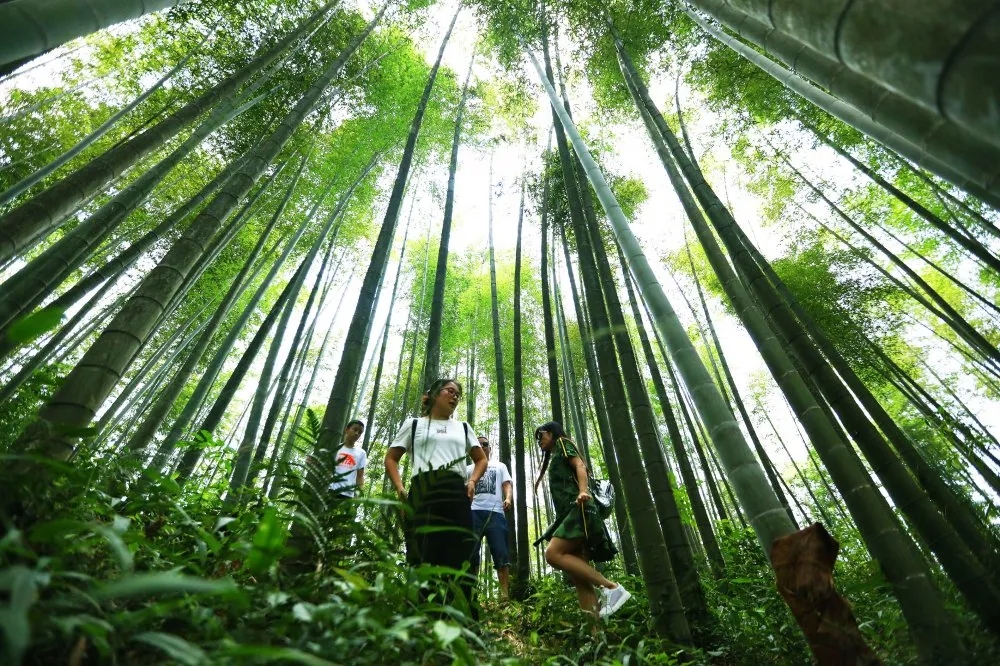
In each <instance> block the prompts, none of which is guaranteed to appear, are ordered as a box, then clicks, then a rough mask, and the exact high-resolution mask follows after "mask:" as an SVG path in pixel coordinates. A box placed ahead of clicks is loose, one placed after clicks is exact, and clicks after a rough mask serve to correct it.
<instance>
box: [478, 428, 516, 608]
mask: <svg viewBox="0 0 1000 666" xmlns="http://www.w3.org/2000/svg"><path fill="white" fill-rule="evenodd" d="M479 445H480V446H482V447H483V453H485V454H486V459H487V460H488V461H489V462H488V463H487V465H486V472H484V473H483V476H482V478H480V479H479V482H478V483H476V494H475V496H474V497H473V498H472V532H473V533H474V534H475V535H476V548H475V550H474V551H473V556H472V559H471V560H470V571H471V572H472V573H473V574H475V573H478V572H479V550H480V546H481V544H482V542H483V536H485V537H486V543H487V544H488V545H489V547H490V554H491V555H492V556H493V566H494V567H496V570H497V580H498V581H499V582H500V594H501V596H502V597H503V598H504V599H507V598H508V597H509V595H510V552H509V550H508V548H507V516H506V515H505V512H506V511H508V510H509V509H510V507H511V504H512V501H513V500H512V497H513V493H514V490H513V488H514V485H513V483H511V478H510V470H508V469H507V466H506V465H504V464H503V463H502V462H498V461H493V460H490V459H489V458H490V442H489V440H488V439H486V438H485V437H480V438H479ZM468 473H469V474H471V473H472V465H469V469H468Z"/></svg>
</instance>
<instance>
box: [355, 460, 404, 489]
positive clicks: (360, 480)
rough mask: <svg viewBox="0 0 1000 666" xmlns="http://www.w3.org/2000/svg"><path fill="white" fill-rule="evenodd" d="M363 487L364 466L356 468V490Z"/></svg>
mask: <svg viewBox="0 0 1000 666" xmlns="http://www.w3.org/2000/svg"><path fill="white" fill-rule="evenodd" d="M397 467H398V465H397ZM364 487H365V468H364V467H362V468H361V469H359V470H358V490H361V489H362V488H364Z"/></svg>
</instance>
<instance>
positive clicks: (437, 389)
mask: <svg viewBox="0 0 1000 666" xmlns="http://www.w3.org/2000/svg"><path fill="white" fill-rule="evenodd" d="M461 397H462V385H461V384H459V383H458V382H457V381H455V380H454V379H438V380H437V381H435V382H434V383H433V384H431V385H430V387H429V388H428V389H427V391H426V392H425V393H424V397H423V410H422V416H421V417H420V418H417V419H408V420H407V421H406V422H405V423H404V424H403V425H402V426H401V427H400V428H399V432H397V433H396V438H395V439H394V440H393V442H392V444H391V445H390V446H389V451H388V453H386V454H385V471H386V474H387V475H388V477H389V481H391V482H392V485H393V487H394V488H395V489H396V494H397V495H398V496H399V498H400V499H401V500H404V501H405V502H406V503H407V505H408V506H409V507H410V509H411V511H412V512H411V515H410V517H409V519H408V520H407V525H406V559H407V561H408V562H409V563H410V564H411V565H412V566H416V565H419V564H430V565H437V566H446V567H451V568H452V569H461V568H462V567H463V566H464V565H465V563H466V562H468V561H469V559H470V557H471V556H472V551H473V548H475V545H476V542H475V539H474V538H473V536H472V513H471V511H470V510H469V505H470V502H471V501H472V497H473V496H474V495H475V488H476V483H477V482H478V481H479V479H480V478H482V476H483V472H485V471H486V455H485V454H484V453H483V449H482V447H481V446H480V445H479V442H478V441H477V439H476V433H474V432H473V431H472V428H471V427H469V424H467V423H464V422H462V421H456V420H454V419H452V414H454V412H455V408H456V407H457V406H458V401H459V400H460V399H461ZM406 452H409V454H410V455H411V456H413V477H412V478H411V479H410V490H409V492H407V490H406V488H405V487H404V486H403V480H402V478H400V474H399V461H400V459H402V457H403V454H404V453H406ZM466 455H470V456H472V461H473V463H474V464H473V467H472V471H471V472H468V473H467V472H466V467H465V456H466ZM422 528H424V529H422ZM426 528H432V529H426ZM442 528H444V529H442ZM474 584H475V579H474V578H473V577H472V576H470V575H467V574H466V575H464V576H462V578H461V579H460V582H459V587H460V589H461V591H462V593H463V594H464V595H465V598H466V601H468V602H470V608H471V609H472V612H473V616H474V617H475V609H474V607H473V606H472V605H471V599H472V587H473V585H474Z"/></svg>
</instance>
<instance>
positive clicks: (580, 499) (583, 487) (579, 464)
mask: <svg viewBox="0 0 1000 666" xmlns="http://www.w3.org/2000/svg"><path fill="white" fill-rule="evenodd" d="M566 462H568V463H569V466H570V467H572V468H573V471H574V472H576V474H575V476H576V485H577V489H578V490H579V491H580V492H579V494H578V495H577V496H576V503H577V504H580V505H582V504H583V503H584V502H586V501H588V500H590V499H591V497H590V490H589V486H588V479H587V465H586V463H584V462H583V460H582V459H580V458H577V457H576V456H573V457H571V458H567V459H566Z"/></svg>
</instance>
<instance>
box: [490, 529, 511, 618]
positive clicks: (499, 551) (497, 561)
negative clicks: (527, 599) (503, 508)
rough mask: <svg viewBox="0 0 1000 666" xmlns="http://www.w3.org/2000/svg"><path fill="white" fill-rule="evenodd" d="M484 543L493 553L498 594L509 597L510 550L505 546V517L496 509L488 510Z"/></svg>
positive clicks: (505, 597)
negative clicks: (498, 585) (498, 588)
mask: <svg viewBox="0 0 1000 666" xmlns="http://www.w3.org/2000/svg"><path fill="white" fill-rule="evenodd" d="M484 529H485V531H486V543H487V544H489V547H490V553H491V554H492V555H493V566H495V567H496V570H497V581H498V582H499V583H500V595H501V597H502V598H503V599H508V598H509V597H510V551H509V549H508V548H507V517H506V516H505V515H503V514H502V513H499V512H497V511H490V512H489V522H487V523H486V526H485V528H484Z"/></svg>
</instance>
